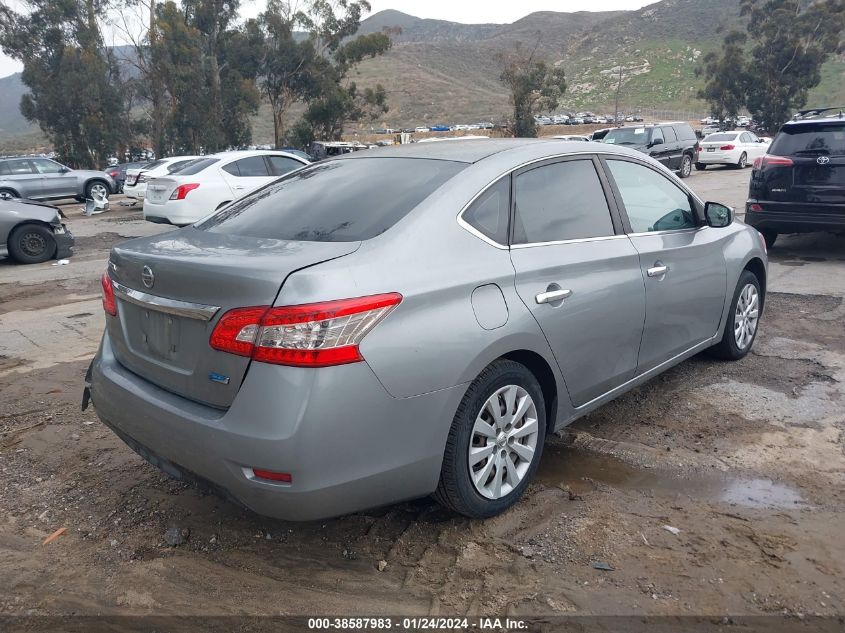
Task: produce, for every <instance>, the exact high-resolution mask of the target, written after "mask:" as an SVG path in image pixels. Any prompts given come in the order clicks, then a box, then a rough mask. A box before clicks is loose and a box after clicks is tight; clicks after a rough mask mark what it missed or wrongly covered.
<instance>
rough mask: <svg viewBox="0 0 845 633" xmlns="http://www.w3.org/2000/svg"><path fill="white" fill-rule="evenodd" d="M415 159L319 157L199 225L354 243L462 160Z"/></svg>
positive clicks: (384, 225) (393, 218) (379, 229)
mask: <svg viewBox="0 0 845 633" xmlns="http://www.w3.org/2000/svg"><path fill="white" fill-rule="evenodd" d="M466 166H467V165H466V163H458V162H453V161H445V160H428V159H417V158H355V159H346V160H343V159H338V160H330V161H324V162H321V163H317V164H315V165H311V166H309V167H306V168H305V169H301V170H298V171H295V172H292V173H290V174H288V175H287V176H284V177H282V178H281V179H280V180H277V181H275V182H273V183H271V184H269V185H267V186H266V187H262V188H261V189H259V190H258V191H255V192H254V193H251V194H249V195H248V196H246V197H244V198H242V199H241V200H239V201H237V202H234V203H232V204H230V205H229V206H227V207H225V208H224V209H221V210H220V211H218V212H217V213H215V214H214V215H212V216H211V217H209V218H208V219H206V220H205V221H203V222H201V223H200V224H198V225H197V228H199V229H201V230H205V231H213V232H215V233H223V234H233V235H247V236H252V237H267V238H271V239H279V240H300V241H307V242H357V241H358V240H368V239H371V238H373V237H375V236H377V235H379V234H381V233H384V232H385V231H387V230H388V229H389V228H390V227H392V226H393V225H394V224H396V223H397V222H398V221H399V220H401V219H402V218H403V217H405V216H406V215H407V214H408V213H410V212H411V210H412V209H414V207H416V206H417V205H418V204H419V203H420V202H422V201H423V200H425V199H426V198H427V197H428V196H429V195H431V194H432V193H433V192H434V191H435V190H436V189H438V188H439V187H440V186H441V185H443V184H444V183H445V182H446V181H448V180H449V179H451V178H452V177H453V176H455V174H457V173H458V172H460V171H461V170H463V169H464V168H465V167H466Z"/></svg>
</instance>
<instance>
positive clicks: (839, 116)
mask: <svg viewBox="0 0 845 633" xmlns="http://www.w3.org/2000/svg"><path fill="white" fill-rule="evenodd" d="M843 110H845V108H824V109H816V110H804V111H803V112H799V113H798V114H797V115H796V117H795V119H794V120H792V121H789V122H788V123H786V124H784V126H783V127H782V128H781V129H780V132H778V134H777V136H776V137H775V140H774V141H772V144H771V146H770V147H769V152H768V154H766V155H765V156H763V157H761V158H758V159H757V160H756V161H754V169H753V170H752V172H751V185H750V187H749V191H748V202H747V204H746V206H745V211H746V213H745V222H746V224H750V225H751V226H753V227H754V228H756V229H757V230H758V231H760V233H762V234H763V237H765V238H766V244H767V245H768V246H772V245H774V243H775V240H776V239H777V236H778V234H779V233H810V232H813V231H845V113H843ZM832 112H836V114H831V113H832Z"/></svg>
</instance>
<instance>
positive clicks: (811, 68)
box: [742, 0, 845, 130]
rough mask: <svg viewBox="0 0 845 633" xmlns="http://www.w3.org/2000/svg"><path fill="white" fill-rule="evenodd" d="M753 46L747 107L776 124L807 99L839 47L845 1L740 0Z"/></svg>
mask: <svg viewBox="0 0 845 633" xmlns="http://www.w3.org/2000/svg"><path fill="white" fill-rule="evenodd" d="M742 13H743V15H747V16H749V21H748V32H749V34H750V35H751V37H752V38H753V40H754V42H755V45H754V48H753V49H752V51H751V57H750V60H749V83H748V100H747V105H748V109H749V110H750V111H751V112H752V113H753V114H754V118H755V119H757V120H758V121H759V122H760V123H761V124H762V125H763V126H764V127H766V128H767V129H769V130H775V129H777V128H779V127H780V126H781V125H782V124H783V123H785V122H786V121H788V120H789V118H790V116H791V115H792V113H793V112H794V111H795V110H797V109H799V108H801V107H802V106H803V105H804V104H806V102H807V94H808V92H809V91H810V89H811V88H813V87H815V86H817V85H818V84H819V82H820V81H821V72H820V70H821V67H822V65H823V64H824V63H825V62H826V61H827V60H828V59H829V58H830V56H831V55H832V54H834V53H835V52H837V50H841V46H840V41H839V38H840V35H841V33H842V30H843V29H845V0H821V1H816V2H812V3H810V4H807V2H805V1H803V0H742Z"/></svg>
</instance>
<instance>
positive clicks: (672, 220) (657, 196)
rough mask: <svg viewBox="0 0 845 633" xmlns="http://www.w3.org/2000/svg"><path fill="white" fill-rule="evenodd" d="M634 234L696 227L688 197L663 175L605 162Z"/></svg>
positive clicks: (643, 168) (636, 167) (609, 161)
mask: <svg viewBox="0 0 845 633" xmlns="http://www.w3.org/2000/svg"><path fill="white" fill-rule="evenodd" d="M607 164H608V166H609V167H610V172H611V174H612V175H613V180H614V181H615V182H616V187H617V188H618V189H619V193H620V194H621V196H622V203H623V204H624V205H625V210H626V211H627V212H628V219H629V220H630V222H631V229H632V231H633V232H634V233H650V232H653V231H673V230H681V229H692V228H695V227H696V226H697V223H696V221H695V213H694V212H693V209H692V203H691V202H690V199H689V196H688V195H687V194H686V193H685V192H684V191H683V190H681V189H680V188H678V187H677V186H676V185H675V184H674V183H673V182H672V181H671V180H669V179H668V178H667V177H666V176H664V175H662V174H660V173H658V172H656V171H654V170H653V169H649V168H648V167H644V166H642V165H639V164H637V163H630V162H627V161H621V160H608V161H607Z"/></svg>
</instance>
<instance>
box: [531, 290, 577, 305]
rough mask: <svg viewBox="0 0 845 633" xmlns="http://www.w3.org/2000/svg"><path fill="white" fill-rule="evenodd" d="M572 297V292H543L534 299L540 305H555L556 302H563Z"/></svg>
mask: <svg viewBox="0 0 845 633" xmlns="http://www.w3.org/2000/svg"><path fill="white" fill-rule="evenodd" d="M571 296H572V291H571V290H551V291H549V292H541V293H540V294H538V295H537V296H536V297H534V299H535V300H536V301H537V303H538V304H543V303H554V302H555V301H563V300H564V299H568V298H569V297H571Z"/></svg>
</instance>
